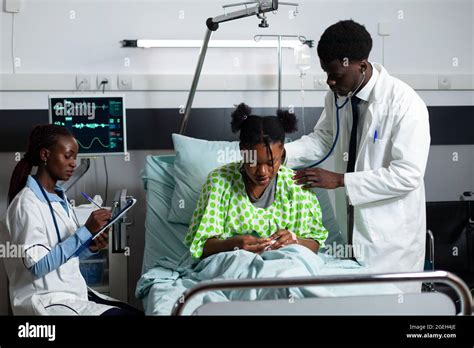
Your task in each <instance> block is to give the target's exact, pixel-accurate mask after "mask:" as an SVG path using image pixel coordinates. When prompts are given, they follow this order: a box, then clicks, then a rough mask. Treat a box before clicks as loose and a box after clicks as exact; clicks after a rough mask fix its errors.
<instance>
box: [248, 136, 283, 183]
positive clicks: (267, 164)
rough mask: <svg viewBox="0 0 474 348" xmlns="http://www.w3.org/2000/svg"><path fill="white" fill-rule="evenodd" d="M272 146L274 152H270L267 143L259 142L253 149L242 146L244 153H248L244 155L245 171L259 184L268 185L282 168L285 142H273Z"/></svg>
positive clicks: (253, 181)
mask: <svg viewBox="0 0 474 348" xmlns="http://www.w3.org/2000/svg"><path fill="white" fill-rule="evenodd" d="M270 148H271V152H272V154H270V152H269V151H268V148H267V147H266V146H265V144H257V145H255V146H253V147H252V148H251V149H245V148H242V150H244V154H246V155H247V156H243V158H244V168H245V172H246V173H247V175H248V177H249V178H250V180H251V181H252V183H253V184H255V185H257V186H267V185H268V184H269V183H270V180H271V179H272V178H273V177H274V176H275V175H276V174H277V173H278V169H280V164H281V160H282V155H283V144H282V143H273V144H270ZM245 150H247V151H245ZM249 150H250V151H249ZM246 157H247V158H246ZM272 157H273V161H272Z"/></svg>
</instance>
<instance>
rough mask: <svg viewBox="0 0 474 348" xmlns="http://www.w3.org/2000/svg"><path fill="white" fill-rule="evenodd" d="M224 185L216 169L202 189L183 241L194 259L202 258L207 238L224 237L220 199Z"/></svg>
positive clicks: (222, 209) (222, 208)
mask: <svg viewBox="0 0 474 348" xmlns="http://www.w3.org/2000/svg"><path fill="white" fill-rule="evenodd" d="M224 184H225V179H224V178H223V175H222V173H221V172H220V171H219V169H217V170H214V171H212V172H211V173H210V174H209V175H208V177H207V179H206V183H205V184H204V186H203V187H202V190H201V194H200V196H199V200H198V203H197V205H196V209H195V210H194V213H193V217H192V219H191V223H190V225H189V230H188V233H187V234H186V237H185V239H184V242H185V244H186V245H187V246H188V247H189V250H190V252H191V255H192V256H193V257H194V258H200V257H201V256H202V252H203V248H204V244H205V243H206V241H207V240H208V239H209V238H219V236H223V235H224V213H223V211H224V207H222V201H223V199H222V197H223V196H224V194H225V186H224ZM226 186H228V185H226Z"/></svg>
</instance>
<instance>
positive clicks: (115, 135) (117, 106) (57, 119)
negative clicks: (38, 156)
mask: <svg viewBox="0 0 474 348" xmlns="http://www.w3.org/2000/svg"><path fill="white" fill-rule="evenodd" d="M125 121H126V117H125V104H124V96H123V95H78V94H77V95H65V96H50V97H49V122H50V123H52V124H56V125H59V126H64V127H66V128H67V129H69V130H70V131H71V132H72V134H74V136H75V138H76V140H77V142H78V144H79V156H83V157H84V156H103V155H123V154H125V153H126V152H127V137H126V122H125Z"/></svg>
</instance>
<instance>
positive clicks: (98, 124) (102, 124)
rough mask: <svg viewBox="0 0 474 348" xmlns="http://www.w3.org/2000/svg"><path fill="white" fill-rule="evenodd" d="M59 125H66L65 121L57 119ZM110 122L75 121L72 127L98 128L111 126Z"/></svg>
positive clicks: (56, 123)
mask: <svg viewBox="0 0 474 348" xmlns="http://www.w3.org/2000/svg"><path fill="white" fill-rule="evenodd" d="M54 124H55V125H57V126H65V125H66V123H65V122H60V121H56V122H54ZM110 126H111V125H110V124H105V123H74V124H72V125H71V127H72V128H77V129H82V128H89V129H96V128H109V127H110Z"/></svg>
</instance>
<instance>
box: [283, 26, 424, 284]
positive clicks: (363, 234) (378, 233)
mask: <svg viewBox="0 0 474 348" xmlns="http://www.w3.org/2000/svg"><path fill="white" fill-rule="evenodd" d="M371 48H372V38H371V36H370V34H369V33H368V32H367V30H366V29H365V27H364V26H362V25H360V24H358V23H356V22H354V21H352V20H345V21H340V22H338V23H336V24H334V25H332V26H330V27H329V28H327V29H326V31H325V32H324V33H323V35H322V36H321V39H320V41H319V43H318V56H319V59H320V63H321V67H322V69H323V70H324V71H325V72H326V73H327V84H328V85H329V87H330V89H331V91H330V92H328V94H327V95H326V98H325V102H324V110H323V112H322V114H321V117H320V119H319V121H318V123H317V124H316V126H315V128H314V132H313V133H311V134H309V135H307V136H303V137H302V138H301V139H299V140H296V141H294V142H291V143H288V144H285V148H286V154H287V165H288V166H290V167H298V166H304V165H307V164H310V163H314V162H317V161H319V160H321V159H323V158H324V157H325V156H326V155H327V154H328V153H329V151H330V149H331V147H332V146H333V143H334V141H335V138H336V133H337V114H339V122H340V129H339V136H338V140H337V142H336V144H335V147H334V149H333V152H332V156H333V157H334V163H335V172H330V171H327V170H324V169H321V168H313V169H303V170H299V171H297V173H296V175H295V180H296V182H297V183H299V184H302V185H304V186H306V187H308V188H309V187H320V188H325V189H336V188H339V187H342V188H343V189H340V190H338V191H337V192H336V194H337V195H339V196H338V198H337V200H336V201H337V202H340V201H341V200H340V198H341V197H340V194H341V193H342V196H343V197H342V198H343V199H342V201H343V202H344V203H343V204H339V205H338V206H337V213H338V215H341V214H342V216H344V217H345V216H347V243H348V244H349V245H350V246H351V248H352V252H351V254H352V255H347V257H354V258H355V259H356V260H357V261H358V262H359V263H360V264H361V265H363V266H366V267H368V269H369V270H370V271H371V272H372V273H379V272H416V271H423V265H424V257H425V238H426V221H425V191H424V182H423V176H424V173H425V168H426V162H427V159H428V152H429V146H430V130H429V120H428V111H427V108H426V105H425V103H424V102H423V101H422V100H421V98H420V97H419V96H418V95H417V93H416V92H415V91H414V90H413V89H412V88H411V87H409V86H408V85H407V84H405V83H404V82H402V81H400V80H398V79H396V78H394V77H392V76H390V75H389V74H388V72H387V71H386V70H385V69H384V67H383V66H382V65H380V64H377V63H371V62H369V61H368V57H369V53H370V50H371ZM336 95H337V96H338V97H337V100H335V99H336ZM346 100H347V103H344V102H345V101H346ZM336 103H337V105H338V108H340V110H339V112H337V108H336ZM343 105H344V106H343ZM342 106H343V107H342ZM401 288H402V289H403V290H404V291H406V292H411V291H414V292H417V291H419V290H420V286H419V284H413V283H411V284H410V283H406V284H404V285H402V286H401Z"/></svg>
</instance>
